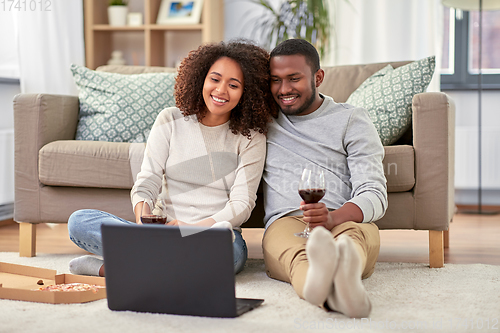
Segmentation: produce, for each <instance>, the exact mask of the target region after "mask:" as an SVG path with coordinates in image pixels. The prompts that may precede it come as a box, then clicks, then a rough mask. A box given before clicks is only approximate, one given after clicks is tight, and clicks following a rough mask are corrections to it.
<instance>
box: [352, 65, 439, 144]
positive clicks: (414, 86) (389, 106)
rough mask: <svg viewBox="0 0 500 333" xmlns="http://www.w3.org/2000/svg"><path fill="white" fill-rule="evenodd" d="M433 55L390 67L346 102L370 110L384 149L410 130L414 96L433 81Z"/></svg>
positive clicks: (379, 73) (377, 74)
mask: <svg viewBox="0 0 500 333" xmlns="http://www.w3.org/2000/svg"><path fill="white" fill-rule="evenodd" d="M435 65H436V60H435V57H434V56H431V57H428V58H424V59H421V60H418V61H414V62H412V63H409V64H407V65H405V66H401V67H398V68H396V69H394V68H392V66H391V65H388V66H386V67H384V68H382V69H381V70H379V71H378V72H376V73H375V74H373V75H372V76H370V77H369V78H368V79H366V81H364V82H363V83H362V84H361V85H360V86H359V87H358V89H356V90H355V91H354V92H353V93H352V94H351V96H349V98H348V99H347V102H346V103H347V104H351V105H354V106H358V107H363V108H365V109H367V110H368V113H369V114H370V118H371V120H372V121H373V124H375V127H376V128H377V132H378V134H379V136H380V140H382V144H383V145H384V146H387V145H391V144H393V143H394V142H396V141H397V140H398V139H399V138H400V137H401V136H402V135H403V134H404V133H405V132H406V131H407V130H408V128H409V127H410V125H411V118H412V108H411V104H412V99H413V96H414V95H416V94H418V93H422V92H424V91H425V89H427V86H428V85H429V83H430V82H431V78H432V74H433V73H434V68H435Z"/></svg>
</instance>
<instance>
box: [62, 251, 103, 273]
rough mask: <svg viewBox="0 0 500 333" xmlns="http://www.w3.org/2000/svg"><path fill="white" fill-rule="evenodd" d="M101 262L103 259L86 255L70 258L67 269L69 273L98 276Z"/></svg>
mask: <svg viewBox="0 0 500 333" xmlns="http://www.w3.org/2000/svg"><path fill="white" fill-rule="evenodd" d="M103 264H104V260H102V259H99V258H97V257H94V256H89V255H87V256H83V257H78V258H75V259H73V260H71V261H70V262H69V271H70V272H71V274H77V275H95V276H99V269H100V268H101V266H102V265H103Z"/></svg>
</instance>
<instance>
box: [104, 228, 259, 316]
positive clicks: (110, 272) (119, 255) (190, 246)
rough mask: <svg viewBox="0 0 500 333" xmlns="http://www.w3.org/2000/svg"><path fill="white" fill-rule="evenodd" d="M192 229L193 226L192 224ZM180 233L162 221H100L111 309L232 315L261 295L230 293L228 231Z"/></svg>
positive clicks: (254, 304)
mask: <svg viewBox="0 0 500 333" xmlns="http://www.w3.org/2000/svg"><path fill="white" fill-rule="evenodd" d="M193 228H194V227H193ZM197 231H199V232H196V233H194V234H191V235H190V236H185V237H183V236H182V235H181V232H180V229H179V228H178V227H171V226H166V225H150V224H146V225H133V224H131V225H116V224H112V225H111V224H103V225H102V243H103V257H104V265H105V270H106V292H107V299H108V307H109V308H110V309H111V310H131V311H139V312H155V313H169V314H179V315H194V316H206V317H237V316H239V315H241V314H242V313H245V312H247V311H249V310H251V309H253V308H255V307H257V306H259V305H260V304H261V303H262V302H263V301H264V300H263V299H241V298H236V297H235V288H234V267H233V245H232V235H231V230H229V229H202V228H199V230H197Z"/></svg>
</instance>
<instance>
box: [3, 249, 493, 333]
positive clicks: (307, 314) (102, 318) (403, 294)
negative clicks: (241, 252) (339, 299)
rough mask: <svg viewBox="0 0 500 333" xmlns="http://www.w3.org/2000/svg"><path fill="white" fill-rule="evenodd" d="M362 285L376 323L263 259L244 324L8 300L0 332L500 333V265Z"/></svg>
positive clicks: (242, 286)
mask: <svg viewBox="0 0 500 333" xmlns="http://www.w3.org/2000/svg"><path fill="white" fill-rule="evenodd" d="M74 257H75V255H56V254H38V256H37V257H34V258H20V257H19V254H18V253H5V252H4V253H0V261H3V262H9V263H16V264H22V265H31V266H37V267H43V268H50V269H56V270H57V272H58V273H68V267H67V266H68V262H69V261H70V260H71V259H72V258H74ZM364 284H365V286H366V288H367V290H368V291H369V293H370V296H371V301H372V304H373V310H372V313H371V315H370V318H365V319H362V320H358V319H357V320H353V319H349V318H346V317H344V316H342V315H340V314H338V313H334V312H325V311H323V310H322V309H320V308H316V307H314V306H312V305H310V304H309V303H307V302H305V301H303V300H301V299H299V298H298V297H297V296H296V294H295V292H294V290H293V288H292V287H291V286H290V285H289V284H287V283H283V282H279V281H275V280H271V279H270V278H268V277H267V276H266V274H265V272H264V263H263V261H262V260H257V259H253V260H249V261H248V262H247V266H246V267H245V270H244V271H243V272H242V273H240V274H239V275H237V276H236V295H237V297H254V298H264V299H265V302H264V303H263V304H262V305H261V306H260V307H259V308H257V309H255V310H253V311H250V312H248V313H246V314H244V315H242V316H241V317H238V318H234V319H219V318H202V317H191V316H176V315H164V314H149V313H134V312H114V311H111V310H109V309H108V307H107V301H106V300H105V299H104V300H99V301H95V302H90V303H85V304H76V305H52V304H41V303H31V302H21V301H11V300H3V299H2V300H0V332H9V333H16V332H30V333H34V332H71V333H76V332H141V333H142V332H259V333H267V332H296V331H307V332H339V331H359V332H408V331H420V332H471V331H478V332H479V331H481V332H485V331H493V332H500V323H499V320H500V266H492V265H482V264H474V265H452V264H447V265H446V266H445V267H444V268H441V269H430V268H428V267H427V266H426V265H425V264H409V263H377V267H376V269H375V273H374V274H373V275H372V277H370V278H369V279H367V280H364ZM471 325H473V328H471ZM479 327H482V328H481V329H480V328H479Z"/></svg>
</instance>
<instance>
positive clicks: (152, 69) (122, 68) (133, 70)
mask: <svg viewBox="0 0 500 333" xmlns="http://www.w3.org/2000/svg"><path fill="white" fill-rule="evenodd" d="M96 71H99V72H111V73H118V74H142V73H175V72H176V69H175V68H173V67H158V66H126V65H104V66H99V67H97V69H96Z"/></svg>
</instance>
